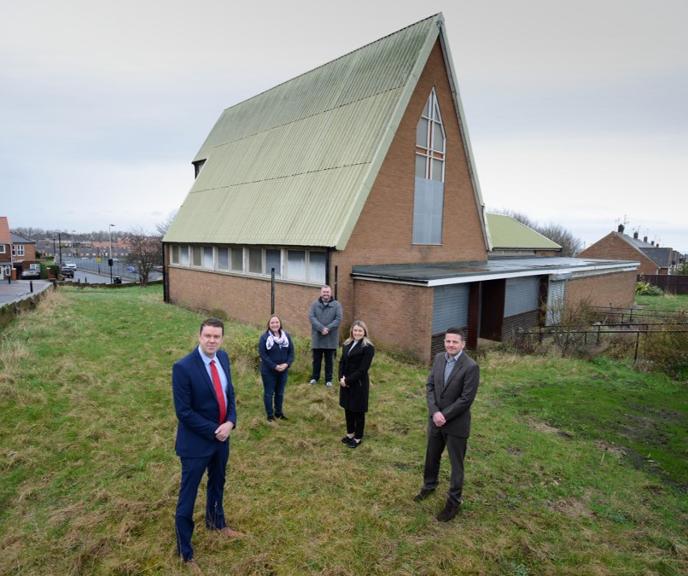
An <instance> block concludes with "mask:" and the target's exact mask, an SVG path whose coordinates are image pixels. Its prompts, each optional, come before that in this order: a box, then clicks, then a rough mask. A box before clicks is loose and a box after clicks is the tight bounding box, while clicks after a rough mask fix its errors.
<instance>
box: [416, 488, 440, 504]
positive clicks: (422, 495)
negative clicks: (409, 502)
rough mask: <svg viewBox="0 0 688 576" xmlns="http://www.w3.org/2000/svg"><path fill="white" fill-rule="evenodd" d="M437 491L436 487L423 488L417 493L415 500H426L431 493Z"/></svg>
mask: <svg viewBox="0 0 688 576" xmlns="http://www.w3.org/2000/svg"><path fill="white" fill-rule="evenodd" d="M434 491H435V489H434V488H421V489H420V492H418V494H416V495H415V496H414V497H413V501H414V502H420V501H421V500H425V499H426V498H427V497H428V496H430V494H432V493H433V492H434Z"/></svg>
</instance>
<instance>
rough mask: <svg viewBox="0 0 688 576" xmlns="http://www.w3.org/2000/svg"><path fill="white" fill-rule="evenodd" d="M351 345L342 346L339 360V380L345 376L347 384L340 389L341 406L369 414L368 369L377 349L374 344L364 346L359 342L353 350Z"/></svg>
mask: <svg viewBox="0 0 688 576" xmlns="http://www.w3.org/2000/svg"><path fill="white" fill-rule="evenodd" d="M351 344H353V342H352V343H351ZM351 344H348V345H344V346H342V357H341V358H340V360H339V378H340V379H341V377H342V376H345V377H346V384H347V386H346V388H345V387H343V386H340V387H339V405H340V406H341V407H342V408H344V409H345V410H351V411H352V412H367V411H368V391H369V390H370V379H369V378H368V369H369V368H370V364H371V363H372V361H373V356H375V348H374V347H373V345H372V344H368V345H367V346H363V345H362V343H360V342H359V343H358V344H356V346H354V347H353V350H352V349H351Z"/></svg>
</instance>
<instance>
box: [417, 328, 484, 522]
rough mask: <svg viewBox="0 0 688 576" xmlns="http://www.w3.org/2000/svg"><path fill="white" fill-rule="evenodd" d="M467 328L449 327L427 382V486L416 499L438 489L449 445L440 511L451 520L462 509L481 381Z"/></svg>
mask: <svg viewBox="0 0 688 576" xmlns="http://www.w3.org/2000/svg"><path fill="white" fill-rule="evenodd" d="M465 345H466V343H465V340H464V336H463V332H462V331H461V330H460V329H458V328H449V329H448V330H447V331H446V332H445V334H444V350H445V351H444V352H440V353H439V354H437V355H436V356H435V359H434V361H433V364H432V369H431V370H430V374H429V376H428V381H427V385H426V391H427V402H428V444H427V448H426V451H425V471H424V474H423V487H422V488H421V489H420V492H419V493H418V494H417V495H416V496H415V498H414V500H415V501H416V502H420V501H421V500H424V499H425V498H427V497H428V496H430V494H432V493H433V492H434V491H435V488H437V484H438V477H439V472H440V461H441V459H442V452H444V449H445V447H446V448H447V452H448V453H449V461H450V462H451V476H450V479H449V494H448V495H447V502H446V504H445V506H444V509H443V510H441V511H440V513H439V514H438V515H437V519H438V520H439V521H440V522H448V521H449V520H451V519H452V518H454V516H456V514H457V513H458V512H459V508H460V507H461V494H462V491H463V460H464V457H465V456H466V448H467V445H468V436H469V435H470V431H471V405H472V404H473V401H474V400H475V395H476V393H477V392H478V384H479V382H480V368H479V367H478V365H477V364H476V363H475V361H474V360H473V359H472V358H470V357H469V356H468V354H466V353H465V352H464V351H463V349H464V346H465Z"/></svg>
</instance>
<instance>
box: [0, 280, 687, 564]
mask: <svg viewBox="0 0 688 576" xmlns="http://www.w3.org/2000/svg"><path fill="white" fill-rule="evenodd" d="M304 313H305V311H304ZM201 318H202V317H201V316H200V315H198V314H195V313H193V312H190V311H188V310H184V309H180V308H177V307H174V306H169V305H165V304H163V303H162V301H161V291H160V288H159V287H151V288H148V289H144V290H141V289H139V288H130V289H121V290H116V291H111V290H107V289H92V290H76V289H74V290H69V289H64V290H60V292H58V293H56V294H52V295H51V296H50V297H49V298H48V299H47V300H46V301H45V302H44V303H43V304H42V305H41V306H40V307H39V309H38V310H36V311H34V312H31V313H27V314H24V315H22V316H20V317H19V319H18V320H17V321H16V322H14V323H13V324H12V325H11V326H10V327H9V328H8V329H7V330H6V331H5V332H4V333H3V335H2V338H1V340H0V413H1V414H2V420H1V421H0V549H2V550H3V560H2V562H0V574H3V575H4V574H7V575H9V574H12V575H14V574H164V575H167V574H172V575H174V574H182V573H184V570H183V567H182V566H180V564H179V562H178V561H177V559H176V558H175V556H174V532H173V530H174V528H173V526H174V525H173V516H174V508H175V504H176V497H177V489H178V482H179V464H178V460H177V458H176V456H175V455H174V433H175V427H176V422H175V417H174V411H173V407H172V398H171V390H170V370H171V365H172V363H173V362H174V361H175V360H176V359H178V358H180V357H181V356H182V355H184V354H186V353H187V352H188V351H190V350H191V349H192V348H193V346H195V343H196V338H195V334H196V333H197V330H198V324H199V322H200V320H201ZM258 334H259V331H258V330H257V329H253V328H251V327H247V326H241V325H238V324H233V323H229V324H228V329H227V339H226V344H227V346H226V347H227V349H228V351H229V353H230V357H231V358H232V361H233V363H234V366H235V372H234V377H235V385H236V389H237V395H238V412H239V427H238V429H237V430H236V433H235V435H234V436H233V438H232V445H231V457H230V468H229V479H228V486H227V490H226V509H227V512H228V516H229V520H230V522H231V523H232V524H233V525H235V526H236V527H237V528H239V529H240V530H242V531H245V532H246V533H247V534H248V537H247V538H246V539H245V540H243V541H241V542H226V541H222V540H220V539H218V538H217V537H216V535H215V534H212V533H208V532H207V531H205V530H204V529H203V528H202V526H203V519H202V514H203V497H202V496H201V497H199V501H198V503H197V509H196V512H197V515H196V519H197V526H198V529H197V531H196V534H195V535H194V544H195V548H196V554H197V558H198V561H199V563H200V564H201V565H202V567H203V568H204V570H205V571H206V573H208V574H278V575H281V574H329V575H335V574H336V575H360V574H380V575H382V574H385V575H386V574H402V575H416V574H427V575H430V574H447V573H448V574H512V575H522V574H530V575H533V574H576V575H577V574H610V575H611V574H614V575H616V574H681V573H686V572H687V571H688V542H687V541H686V535H685V526H686V524H687V523H688V505H687V504H686V493H685V490H684V488H683V487H684V486H685V484H686V474H687V472H686V467H685V461H686V454H685V449H686V428H687V427H686V404H685V383H682V382H678V381H674V380H671V379H670V378H668V377H666V376H661V375H658V374H655V373H649V374H640V373H637V372H634V371H633V370H631V369H630V367H629V366H627V365H625V364H623V363H618V362H612V361H608V360H598V361H595V362H584V361H579V360H562V359H548V358H524V357H518V356H515V355H508V354H499V353H492V354H490V355H488V356H487V357H486V358H484V359H482V360H481V369H482V384H481V389H480V391H479V394H478V398H477V401H476V405H475V409H474V420H473V436H472V438H471V440H470V442H469V451H468V456H467V463H466V487H465V497H466V502H465V506H464V510H463V512H462V514H461V516H460V517H459V518H457V519H456V520H455V521H454V522H452V523H451V524H449V525H441V524H439V523H438V522H436V521H435V520H434V514H435V513H436V512H437V511H438V510H439V509H440V508H441V506H442V504H443V494H441V492H444V490H445V489H446V485H447V479H448V473H449V469H448V463H447V462H446V461H445V462H444V463H443V468H442V485H441V490H439V491H438V492H439V493H438V494H437V495H436V496H434V497H432V498H429V499H428V500H426V501H424V502H422V503H421V504H416V503H414V502H413V501H412V497H413V495H414V494H415V492H416V491H417V490H418V488H419V487H420V484H421V479H422V467H423V457H424V447H425V423H426V408H425V394H424V381H425V377H426V374H427V370H426V368H425V367H422V366H418V365H414V364H405V363H403V362H402V361H400V359H399V357H398V356H394V357H392V356H388V355H386V354H384V353H379V354H378V355H377V356H376V358H375V362H374V365H373V370H372V374H371V378H372V381H373V387H372V390H371V403H370V404H371V410H370V412H369V414H368V425H367V429H366V439H365V441H364V444H363V445H362V446H361V447H360V448H358V449H357V450H348V449H346V448H345V447H344V446H343V445H342V444H341V443H340V442H339V439H340V437H341V436H342V434H343V432H344V430H343V429H344V422H343V420H344V419H343V415H342V413H341V409H340V408H339V406H338V402H337V395H336V390H328V389H326V388H325V387H324V386H318V387H315V386H310V385H309V384H307V378H308V367H309V353H308V348H307V341H305V340H302V339H299V338H297V339H296V344H297V347H298V358H297V362H296V364H295V366H294V370H293V371H292V372H291V375H290V381H289V384H288V387H287V392H286V402H285V411H286V414H287V415H288V416H289V418H290V420H288V421H286V422H278V423H275V424H274V425H269V424H268V423H267V422H266V420H265V416H264V414H263V407H262V398H261V395H262V387H261V384H260V377H259V375H258V374H257V373H256V372H255V346H256V344H257V340H258ZM632 454H637V455H640V457H641V461H640V462H635V461H633V460H632V458H631V456H630V455H632ZM648 454H649V455H650V458H649V459H648V458H647V455H648ZM445 460H446V458H445ZM650 460H652V462H650Z"/></svg>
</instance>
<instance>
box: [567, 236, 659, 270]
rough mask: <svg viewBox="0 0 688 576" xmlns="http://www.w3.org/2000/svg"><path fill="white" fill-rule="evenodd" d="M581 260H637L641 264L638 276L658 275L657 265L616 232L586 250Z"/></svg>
mask: <svg viewBox="0 0 688 576" xmlns="http://www.w3.org/2000/svg"><path fill="white" fill-rule="evenodd" d="M579 256H580V257H581V258H603V259H605V260H635V261H636V262H640V268H639V270H638V274H657V264H655V262H654V261H652V260H651V259H650V258H648V257H647V256H645V255H644V254H643V253H642V252H640V251H638V250H636V249H635V248H633V246H631V245H629V244H628V242H626V241H625V240H624V239H623V238H620V237H619V236H618V234H617V233H616V232H611V233H609V234H607V235H606V236H605V237H604V238H602V239H601V240H598V241H597V242H595V243H594V244H592V245H591V246H589V247H588V248H586V249H585V250H583V251H582V252H581V253H580V254H579Z"/></svg>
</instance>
